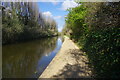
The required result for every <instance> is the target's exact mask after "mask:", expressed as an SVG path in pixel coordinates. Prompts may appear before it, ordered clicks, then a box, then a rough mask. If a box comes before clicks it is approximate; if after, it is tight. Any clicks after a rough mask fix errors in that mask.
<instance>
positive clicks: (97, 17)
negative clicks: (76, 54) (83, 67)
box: [63, 2, 120, 78]
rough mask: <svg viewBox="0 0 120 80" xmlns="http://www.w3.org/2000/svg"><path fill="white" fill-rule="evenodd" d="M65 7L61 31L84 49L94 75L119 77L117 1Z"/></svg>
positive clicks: (118, 4)
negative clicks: (64, 20)
mask: <svg viewBox="0 0 120 80" xmlns="http://www.w3.org/2000/svg"><path fill="white" fill-rule="evenodd" d="M78 4H79V6H78V7H75V8H72V9H68V11H69V14H68V15H67V17H66V26H65V28H64V29H63V33H64V34H65V35H68V36H69V37H70V38H71V39H73V40H74V41H75V42H77V43H78V44H79V45H80V46H81V47H82V50H84V51H85V52H86V54H87V55H88V58H89V60H90V62H91V64H92V67H93V70H94V71H93V73H94V76H95V77H97V78H120V2H99V3H97V2H96V3H94V2H93V3H88V2H87V3H80V2H78Z"/></svg>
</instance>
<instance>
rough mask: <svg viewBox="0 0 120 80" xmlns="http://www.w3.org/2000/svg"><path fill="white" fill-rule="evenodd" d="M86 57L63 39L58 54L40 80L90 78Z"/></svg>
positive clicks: (66, 39)
mask: <svg viewBox="0 0 120 80" xmlns="http://www.w3.org/2000/svg"><path fill="white" fill-rule="evenodd" d="M88 64H89V62H88V60H87V57H86V56H85V55H84V52H82V51H81V50H80V49H79V48H78V47H77V46H76V45H75V44H74V42H73V41H72V40H70V39H69V38H68V37H65V40H64V42H63V45H62V47H61V49H60V51H59V53H58V54H57V55H56V56H55V57H54V58H53V60H52V61H51V63H50V64H49V65H48V67H47V68H46V69H45V71H44V72H43V73H42V75H41V76H40V78H86V77H87V78H88V77H89V78H90V77H91V74H92V72H91V69H90V68H89V66H88Z"/></svg>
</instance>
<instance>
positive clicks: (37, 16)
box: [0, 2, 58, 44]
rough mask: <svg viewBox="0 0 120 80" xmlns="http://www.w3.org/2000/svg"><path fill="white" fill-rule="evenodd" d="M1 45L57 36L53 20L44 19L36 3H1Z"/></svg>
mask: <svg viewBox="0 0 120 80" xmlns="http://www.w3.org/2000/svg"><path fill="white" fill-rule="evenodd" d="M0 7H1V8H2V43H3V44H6V43H11V42H12V43H13V42H15V41H24V40H29V39H35V38H41V37H48V36H54V35H57V33H58V31H57V24H56V22H55V20H54V19H52V18H50V17H45V16H43V15H42V13H41V12H40V11H39V8H38V5H37V3H36V2H3V3H2V4H1V6H0Z"/></svg>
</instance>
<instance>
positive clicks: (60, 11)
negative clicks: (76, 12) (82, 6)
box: [38, 0, 78, 32]
mask: <svg viewBox="0 0 120 80" xmlns="http://www.w3.org/2000/svg"><path fill="white" fill-rule="evenodd" d="M38 6H39V11H40V12H42V14H43V15H44V16H46V17H52V18H53V19H54V20H55V21H56V22H57V25H58V31H59V32H61V31H62V29H63V27H64V24H65V16H66V15H67V14H68V11H67V9H68V8H72V7H76V6H78V4H77V3H75V2H74V1H68V0H65V1H63V2H52V1H51V2H38Z"/></svg>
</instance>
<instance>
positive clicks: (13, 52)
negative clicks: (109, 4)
mask: <svg viewBox="0 0 120 80" xmlns="http://www.w3.org/2000/svg"><path fill="white" fill-rule="evenodd" d="M61 45H62V39H61V38H60V37H53V38H45V39H40V40H34V41H29V42H23V43H16V44H9V45H4V46H3V47H2V77H3V78H38V77H39V76H40V75H41V74H42V72H43V71H44V70H45V68H46V67H47V66H48V65H49V63H50V62H51V61H52V59H53V58H54V57H55V55H56V54H57V53H58V51H59V50H60V48H61Z"/></svg>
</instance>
